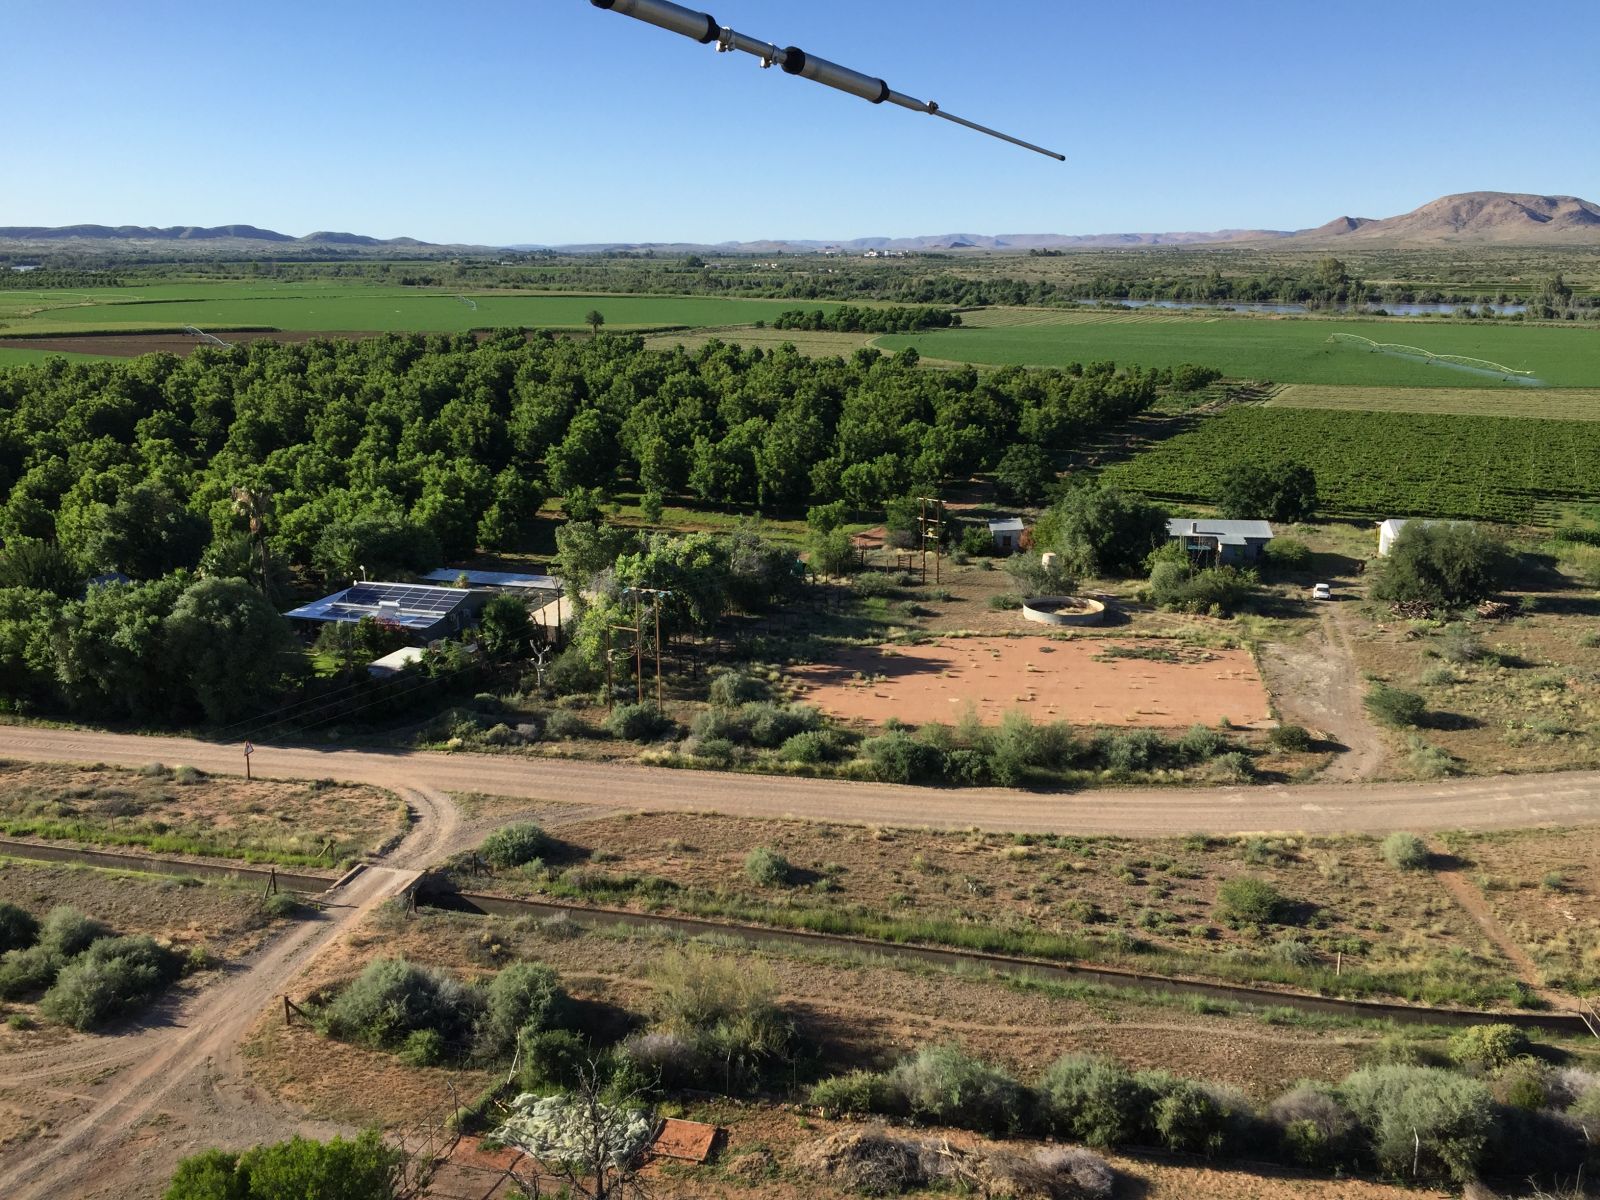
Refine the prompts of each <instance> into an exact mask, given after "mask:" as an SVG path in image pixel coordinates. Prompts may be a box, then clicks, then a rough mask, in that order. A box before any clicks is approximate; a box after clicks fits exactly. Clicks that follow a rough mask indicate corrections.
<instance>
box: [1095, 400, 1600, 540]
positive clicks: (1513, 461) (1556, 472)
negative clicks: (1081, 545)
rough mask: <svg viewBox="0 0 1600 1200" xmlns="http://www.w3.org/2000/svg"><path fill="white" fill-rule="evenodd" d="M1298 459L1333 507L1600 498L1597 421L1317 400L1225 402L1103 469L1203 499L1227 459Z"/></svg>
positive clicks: (1518, 504)
mask: <svg viewBox="0 0 1600 1200" xmlns="http://www.w3.org/2000/svg"><path fill="white" fill-rule="evenodd" d="M1284 461H1290V462H1300V463H1305V464H1306V465H1307V466H1309V467H1311V468H1312V470H1314V471H1315V472H1316V476H1317V488H1318V492H1319V493H1320V495H1321V497H1322V509H1323V511H1324V512H1326V513H1327V514H1329V515H1332V516H1361V517H1372V518H1375V519H1381V518H1384V517H1407V516H1435V517H1459V518H1465V519H1469V520H1486V521H1500V522H1506V523H1512V524H1544V525H1549V524H1554V523H1555V521H1556V519H1557V518H1558V516H1559V514H1560V511H1561V509H1562V508H1564V507H1566V506H1569V505H1573V504H1580V503H1593V502H1595V501H1596V500H1600V422H1596V421H1544V420H1537V419H1529V418H1520V419H1519V418H1515V417H1509V418H1507V417H1464V416H1437V415H1424V414H1417V413H1390V412H1365V413H1363V412H1335V411H1327V410H1318V409H1290V408H1262V407H1247V408H1246V407H1241V408H1233V409H1229V410H1228V411H1227V412H1225V413H1223V414H1221V415H1220V416H1217V417H1213V418H1212V419H1210V420H1208V421H1205V422H1204V423H1202V424H1201V425H1199V426H1198V427H1196V428H1195V429H1194V430H1192V431H1190V432H1188V433H1184V434H1180V435H1179V436H1177V437H1174V438H1172V439H1170V440H1168V441H1165V442H1161V443H1159V444H1157V445H1155V446H1153V447H1152V448H1151V449H1149V450H1147V451H1145V452H1143V453H1142V454H1140V455H1138V456H1137V457H1135V458H1134V459H1132V460H1130V461H1129V462H1126V463H1121V464H1118V465H1117V466H1114V467H1112V468H1110V469H1108V470H1107V472H1106V482H1107V483H1108V484H1110V485H1114V486H1118V487H1125V488H1128V489H1130V490H1133V491H1140V492H1145V493H1147V494H1149V495H1152V496H1156V497H1159V498H1161V499H1165V500H1175V501H1199V502H1205V501H1208V500H1210V499H1211V497H1212V495H1213V492H1214V490H1215V480H1216V477H1217V473H1218V471H1219V470H1220V469H1221V468H1222V467H1224V466H1226V465H1228V464H1229V463H1234V462H1256V463H1262V464H1271V463H1274V462H1284Z"/></svg>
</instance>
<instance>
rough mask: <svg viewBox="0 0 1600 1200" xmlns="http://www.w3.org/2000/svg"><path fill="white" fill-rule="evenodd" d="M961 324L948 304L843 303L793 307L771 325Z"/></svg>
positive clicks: (833, 328)
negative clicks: (890, 305) (829, 309)
mask: <svg viewBox="0 0 1600 1200" xmlns="http://www.w3.org/2000/svg"><path fill="white" fill-rule="evenodd" d="M960 324H961V314H960V313H958V312H952V311H951V310H950V309H948V308H931V307H927V306H918V307H914V308H910V307H905V306H898V305H897V306H895V307H893V308H862V307H860V306H858V305H854V304H845V305H842V306H841V307H839V308H837V309H835V310H834V311H833V312H831V313H830V312H824V311H823V310H822V309H820V308H819V309H813V310H811V311H810V312H807V311H806V310H805V309H801V308H794V309H790V310H788V311H787V312H782V313H779V314H778V317H777V319H776V320H775V321H773V322H772V327H773V328H774V329H809V330H813V331H817V330H827V331H828V332H830V333H915V332H917V331H918V330H922V329H950V328H952V327H953V326H957V325H960Z"/></svg>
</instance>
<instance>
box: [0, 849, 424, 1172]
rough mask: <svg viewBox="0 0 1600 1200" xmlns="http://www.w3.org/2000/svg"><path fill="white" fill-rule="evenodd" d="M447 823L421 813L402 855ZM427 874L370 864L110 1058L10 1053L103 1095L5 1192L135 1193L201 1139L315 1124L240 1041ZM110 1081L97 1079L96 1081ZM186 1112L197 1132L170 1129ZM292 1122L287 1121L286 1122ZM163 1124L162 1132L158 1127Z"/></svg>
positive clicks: (48, 1142)
mask: <svg viewBox="0 0 1600 1200" xmlns="http://www.w3.org/2000/svg"><path fill="white" fill-rule="evenodd" d="M436 832H437V830H436V828H435V827H434V826H433V825H432V824H431V823H429V822H423V823H420V824H419V825H418V827H417V829H416V831H415V833H414V835H413V838H412V839H410V840H412V841H414V842H415V843H416V844H415V846H405V845H404V844H403V845H402V847H401V854H400V855H399V856H400V857H404V858H409V857H410V855H411V853H417V854H419V855H422V854H429V853H431V848H432V845H433V843H434V840H435V835H436ZM416 878H417V875H416V872H414V871H400V870H394V869H392V868H387V867H369V868H367V869H366V870H365V871H363V872H362V873H361V874H359V875H357V876H356V877H355V878H354V879H353V880H351V881H350V882H349V883H348V884H347V885H346V886H345V887H343V888H341V889H339V890H338V891H336V892H334V893H332V894H331V895H330V897H329V899H330V902H331V906H330V907H329V908H328V910H327V912H326V913H325V915H324V916H323V917H322V918H321V919H319V920H317V921H313V922H308V923H306V924H304V925H300V926H296V927H294V928H293V929H292V930H290V931H289V932H287V933H285V934H283V935H280V936H279V937H278V938H276V939H275V940H273V941H272V942H270V943H268V945H267V946H266V947H265V948H264V949H263V950H262V951H261V952H260V953H259V954H257V955H255V956H254V957H252V958H251V959H249V960H247V961H246V962H244V963H242V964H240V965H239V966H238V968H237V970H236V971H235V973H234V974H232V975H231V976H230V977H229V978H227V979H225V980H224V981H223V982H222V983H220V984H215V985H213V986H211V987H208V988H206V989H205V990H204V991H203V992H201V993H199V994H198V995H196V996H195V997H194V998H193V999H192V1000H190V1001H188V1002H187V1003H185V1004H184V1005H182V1006H181V1007H180V1008H179V1009H178V1010H177V1011H176V1012H174V1013H172V1014H171V1016H170V1020H169V1021H168V1022H166V1023H162V1022H160V1021H151V1022H148V1023H147V1024H146V1025H145V1027H144V1028H142V1029H140V1030H139V1031H137V1032H136V1033H131V1034H128V1035H124V1036H123V1037H118V1038H107V1039H104V1047H103V1049H104V1056H103V1057H95V1058H84V1057H81V1056H78V1057H73V1058H72V1059H71V1060H70V1061H67V1062H62V1061H61V1055H60V1053H59V1051H50V1050H46V1051H42V1052H38V1053H37V1054H33V1055H29V1056H18V1057H16V1058H13V1059H8V1060H7V1062H6V1068H7V1080H6V1082H7V1084H8V1085H10V1084H15V1083H18V1082H22V1081H25V1080H26V1081H29V1082H39V1083H51V1082H56V1083H60V1082H65V1081H83V1080H85V1079H86V1078H87V1080H89V1081H91V1082H88V1083H84V1082H77V1083H76V1084H75V1086H78V1087H87V1088H89V1089H90V1090H91V1093H92V1096H91V1103H90V1104H89V1107H88V1108H87V1111H85V1112H84V1113H83V1114H82V1115H81V1116H79V1117H77V1118H76V1119H75V1120H72V1121H70V1122H68V1123H67V1124H66V1125H64V1126H63V1127H62V1128H61V1129H60V1130H59V1132H54V1133H52V1134H50V1135H48V1136H43V1137H39V1138H36V1139H34V1140H33V1141H30V1142H28V1143H26V1144H25V1145H23V1146H21V1147H20V1148H19V1149H18V1150H17V1151H16V1152H14V1153H13V1154H12V1155H8V1156H7V1159H6V1160H4V1161H0V1196H4V1197H6V1200H49V1198H51V1197H60V1196H65V1195H71V1196H74V1197H85V1198H87V1197H98V1196H108V1197H109V1196H118V1197H121V1196H124V1195H128V1194H130V1191H129V1188H130V1187H131V1186H133V1185H134V1184H136V1183H137V1184H143V1183H147V1182H148V1181H149V1180H150V1179H152V1178H154V1179H165V1178H166V1177H167V1175H168V1174H170V1172H171V1170H172V1167H173V1165H174V1163H175V1162H176V1160H177V1158H178V1157H179V1156H180V1155H181V1154H183V1153H189V1152H192V1151H193V1150H194V1149H196V1148H197V1146H199V1145H209V1144H217V1143H218V1142H231V1143H234V1144H249V1143H252V1142H257V1141H262V1140H271V1137H272V1136H279V1135H281V1136H284V1137H287V1136H289V1135H290V1134H291V1133H295V1132H310V1130H309V1129H308V1126H307V1123H306V1122H305V1121H303V1120H301V1119H300V1118H299V1117H298V1116H296V1115H293V1114H281V1115H282V1117H283V1120H282V1121H281V1122H274V1121H273V1119H272V1118H273V1116H274V1113H273V1109H272V1106H270V1105H269V1106H262V1105H261V1104H260V1103H259V1098H257V1097H254V1096H244V1095H239V1094H235V1093H238V1092H239V1085H238V1080H239V1078H240V1075H241V1072H239V1071H238V1069H237V1066H238V1064H237V1061H236V1058H237V1048H238V1045H239V1042H240V1041H241V1040H242V1039H243V1037H244V1035H245V1032H246V1031H247V1030H248V1029H249V1027H250V1026H251V1025H252V1024H254V1022H255V1020H256V1018H257V1016H258V1015H259V1014H260V1013H261V1010H262V1009H263V1008H265V1007H267V1006H268V1005H269V1004H272V1003H274V1002H275V1001H276V1000H277V997H278V995H279V994H280V993H281V992H283V991H284V990H286V988H287V986H288V984H289V981H290V980H291V979H293V978H295V977H296V976H297V975H298V974H299V973H300V972H301V971H303V970H304V969H305V968H306V967H307V966H308V965H309V964H310V963H311V962H312V961H313V960H314V959H315V958H316V957H317V955H318V954H320V953H321V952H322V951H323V950H325V949H326V948H327V947H329V946H330V945H332V944H333V943H334V941H335V940H336V939H337V938H338V937H339V936H340V935H341V934H343V933H344V932H346V931H348V930H349V929H351V928H353V927H354V926H355V925H356V924H357V923H358V922H359V921H360V920H361V919H362V918H363V917H365V916H366V915H367V914H368V913H370V912H371V911H372V910H373V909H374V908H375V907H377V905H379V904H381V903H382V902H383V901H384V900H386V899H388V898H389V897H391V896H394V895H397V894H399V893H400V892H402V891H403V890H404V889H405V888H407V887H408V886H410V884H411V883H412V882H413V881H414V880H415V879H416ZM102 1079H103V1080H105V1081H106V1082H104V1083H103V1084H100V1085H99V1086H96V1085H95V1083H94V1082H92V1081H96V1080H102ZM174 1121H176V1122H178V1123H179V1124H181V1125H183V1126H185V1127H186V1128H187V1129H188V1130H189V1131H192V1133H193V1135H194V1136H193V1140H192V1143H191V1139H190V1138H189V1137H187V1136H184V1135H181V1134H177V1133H176V1132H174V1131H173V1130H171V1129H170V1128H167V1126H168V1124H169V1123H171V1122H174ZM276 1125H281V1126H282V1129H281V1131H280V1130H279V1129H278V1128H275V1127H274V1126H276ZM153 1131H157V1132H154V1133H153Z"/></svg>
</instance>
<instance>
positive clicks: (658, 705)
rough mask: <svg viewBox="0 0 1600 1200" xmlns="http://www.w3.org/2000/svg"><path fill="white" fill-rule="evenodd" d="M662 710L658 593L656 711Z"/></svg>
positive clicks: (659, 598)
mask: <svg viewBox="0 0 1600 1200" xmlns="http://www.w3.org/2000/svg"><path fill="white" fill-rule="evenodd" d="M660 711H661V593H660V592H657V593H656V712H658V713H659V712H660Z"/></svg>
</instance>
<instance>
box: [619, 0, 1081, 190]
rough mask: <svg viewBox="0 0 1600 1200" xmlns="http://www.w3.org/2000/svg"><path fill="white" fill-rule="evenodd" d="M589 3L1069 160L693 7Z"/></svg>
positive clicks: (661, 1) (658, 2) (663, 0)
mask: <svg viewBox="0 0 1600 1200" xmlns="http://www.w3.org/2000/svg"><path fill="white" fill-rule="evenodd" d="M589 3H591V4H593V5H594V6H595V7H596V8H607V9H610V10H611V11H612V12H615V13H621V14H622V15H623V16H625V17H634V18H636V19H638V20H640V21H644V22H645V23H646V24H649V25H655V26H657V27H658V28H661V29H666V30H670V31H671V32H673V33H679V34H682V35H683V36H684V37H687V38H693V39H694V40H695V41H697V42H700V43H702V44H703V45H712V44H715V45H716V47H717V49H718V50H742V51H744V52H745V53H746V54H753V55H755V56H756V57H757V58H759V59H760V60H761V65H762V66H763V67H770V66H772V65H773V64H774V63H776V64H777V65H778V66H780V67H782V68H783V69H784V71H786V72H787V73H788V74H790V75H799V76H800V77H801V78H803V79H810V80H814V81H815V82H817V83H821V84H826V85H827V86H828V87H831V88H837V89H838V90H839V91H841V92H849V93H850V94H851V95H852V96H859V97H861V99H863V100H868V101H871V102H872V103H873V104H882V103H883V102H884V101H888V102H889V103H890V104H898V105H899V106H900V107H901V108H909V109H911V110H912V111H913V112H922V113H927V114H928V115H929V116H932V117H943V118H944V119H945V120H946V121H952V122H954V123H955V124H957V125H965V126H966V127H967V128H968V129H975V130H977V131H978V132H979V133H986V134H988V135H989V136H990V137H994V138H999V139H1000V140H1001V141H1002V142H1010V143H1011V144H1012V145H1013V146H1021V147H1022V148H1023V149H1024V150H1032V151H1033V152H1034V153H1035V154H1043V155H1044V156H1045V157H1046V158H1053V159H1055V160H1056V161H1057V162H1066V161H1067V157H1066V155H1064V154H1057V153H1056V152H1055V151H1054V150H1046V149H1045V148H1044V147H1043V146H1035V145H1034V144H1033V143H1032V142H1025V141H1023V140H1022V139H1021V138H1015V137H1012V136H1011V135H1010V134H1009V133H1001V132H1000V131H999V130H998V129H990V128H989V127H988V126H987V125H979V124H978V123H977V122H976V121H968V120H967V119H966V118H964V117H958V116H955V115H953V114H951V113H947V112H945V111H944V110H943V109H942V108H940V107H939V106H938V105H937V104H935V103H934V102H933V101H932V100H918V99H916V98H915V97H912V96H907V95H904V94H903V93H901V92H897V91H895V90H894V89H893V88H891V87H890V86H889V85H888V84H887V83H885V82H884V81H883V80H881V79H878V78H875V77H874V76H871V75H863V74H862V73H861V72H860V71H852V70H851V69H850V68H849V67H841V66H840V65H839V64H838V63H835V62H829V61H828V60H827V59H825V58H818V57H817V56H816V55H814V54H807V53H806V52H805V51H804V50H802V49H800V47H798V46H784V47H779V46H774V45H773V44H772V43H771V42H763V41H760V40H758V39H756V38H752V37H747V36H745V35H744V34H742V33H739V32H738V31H737V30H733V29H727V28H725V27H723V26H721V25H718V24H717V21H716V18H715V17H713V16H712V15H711V14H710V13H703V12H696V11H695V10H694V9H692V8H684V7H683V6H682V5H681V4H672V3H670V2H669V0H589Z"/></svg>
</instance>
